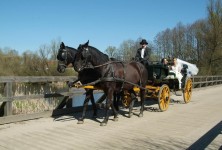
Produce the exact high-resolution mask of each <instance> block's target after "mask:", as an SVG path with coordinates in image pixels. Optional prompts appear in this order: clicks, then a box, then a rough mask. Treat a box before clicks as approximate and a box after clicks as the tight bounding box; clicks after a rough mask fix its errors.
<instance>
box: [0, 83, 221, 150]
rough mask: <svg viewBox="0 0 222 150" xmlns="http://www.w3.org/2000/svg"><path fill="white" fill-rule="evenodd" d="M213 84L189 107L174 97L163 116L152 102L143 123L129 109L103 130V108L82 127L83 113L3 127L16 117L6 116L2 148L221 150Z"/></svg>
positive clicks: (218, 91) (217, 88) (1, 129)
mask: <svg viewBox="0 0 222 150" xmlns="http://www.w3.org/2000/svg"><path fill="white" fill-rule="evenodd" d="M205 81H206V80H205ZM207 81H209V80H207ZM198 82H201V81H198ZM210 83H211V85H213V86H207V87H204V88H195V89H194V91H193V95H192V100H191V102H190V103H188V104H184V102H183V100H182V97H175V96H174V97H172V98H173V99H174V101H172V102H171V103H170V107H169V109H168V110H167V111H165V112H158V109H156V108H157V107H158V106H157V105H156V104H153V105H150V104H149V102H147V103H146V111H145V112H144V117H142V118H138V117H137V116H136V115H134V116H133V117H132V118H127V117H126V115H127V111H128V110H126V109H121V111H120V115H119V121H118V122H113V120H112V117H110V120H109V122H108V125H107V126H105V127H100V126H99V122H100V121H101V120H102V117H103V115H104V114H103V112H104V110H102V109H101V110H100V111H99V117H98V118H97V119H92V118H91V114H92V113H91V112H90V111H89V112H88V114H87V119H86V120H85V123H84V124H83V125H78V124H77V119H78V117H79V116H80V113H78V112H75V113H72V114H69V115H67V114H66V115H61V116H54V117H48V116H50V114H49V112H47V113H45V116H46V117H45V118H40V117H42V116H44V115H43V114H42V116H41V115H33V116H35V117H33V116H32V120H28V121H21V122H14V121H15V120H14V121H13V122H14V123H9V122H8V123H6V122H5V123H4V121H6V120H7V121H8V120H10V119H8V118H10V116H11V115H9V116H3V117H0V121H1V124H2V125H0V149H1V150H4V149H7V150H8V149H16V150H17V149H19V150H20V149H21V150H23V149H37V150H39V149H47V150H50V149H53V150H55V149H65V150H66V149H70V150H71V149H112V150H113V149H222V117H221V114H222V109H221V106H222V99H221V97H222V92H221V91H222V85H221V84H219V85H215V84H214V83H213V81H212V82H208V84H210ZM201 84H202V85H203V84H204V83H203V81H202V83H201ZM205 84H207V83H205ZM198 86H199V85H198ZM10 98H11V99H13V98H12V97H10ZM2 101H3V102H2V103H4V102H6V101H5V99H2ZM7 102H8V101H7ZM4 111H5V110H4ZM137 111H139V110H137V107H135V110H134V112H137ZM50 112H51V111H50ZM40 114H41V113H40ZM46 114H48V115H46ZM12 116H13V117H12V120H13V118H14V117H15V116H17V115H15V116H14V115H12ZM18 116H19V115H18ZM23 116H26V115H23ZM20 117H21V116H20ZM34 118H39V119H34ZM26 119H27V118H26Z"/></svg>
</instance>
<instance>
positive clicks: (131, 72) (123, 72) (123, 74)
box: [74, 41, 148, 126]
mask: <svg viewBox="0 0 222 150" xmlns="http://www.w3.org/2000/svg"><path fill="white" fill-rule="evenodd" d="M88 44H89V41H88V42H86V43H85V44H83V45H79V47H78V52H77V54H76V57H75V62H74V69H75V70H76V71H77V72H81V71H83V70H85V69H89V68H92V69H94V70H96V71H97V72H98V73H99V75H100V77H101V80H100V82H99V83H97V84H96V86H98V87H100V88H101V89H103V91H104V93H105V94H106V95H107V98H106V115H105V118H104V120H103V121H102V122H101V124H100V125H101V126H104V125H106V124H107V122H108V119H109V113H108V111H109V108H110V106H111V108H112V109H113V111H114V120H116V119H117V115H118V114H117V111H116V109H115V107H114V105H113V103H112V100H113V93H115V92H117V93H118V92H120V91H124V90H128V91H129V92H130V93H132V92H133V87H135V85H138V86H139V87H140V98H141V109H140V113H139V116H140V117H141V116H143V110H144V98H145V86H146V82H147V79H148V72H147V69H146V68H145V67H144V65H143V64H141V63H139V62H135V61H132V62H129V63H124V62H120V61H108V62H107V56H106V55H104V54H103V53H102V52H100V51H99V50H98V49H96V48H94V47H92V46H89V45H88ZM130 108H131V109H130V112H129V114H130V115H131V111H132V105H131V106H130Z"/></svg>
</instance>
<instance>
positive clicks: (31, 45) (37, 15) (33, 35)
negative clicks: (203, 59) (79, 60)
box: [0, 0, 209, 54]
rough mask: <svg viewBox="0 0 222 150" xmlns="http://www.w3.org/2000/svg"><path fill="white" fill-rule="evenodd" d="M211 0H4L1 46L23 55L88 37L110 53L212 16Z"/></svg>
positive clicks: (0, 12)
mask: <svg viewBox="0 0 222 150" xmlns="http://www.w3.org/2000/svg"><path fill="white" fill-rule="evenodd" d="M208 3H209V0H1V1H0V8H1V9H0V48H5V47H10V48H12V49H15V50H17V51H18V52H19V53H20V54H21V53H22V52H24V51H26V50H31V51H37V50H38V49H39V47H40V46H41V45H44V44H50V42H51V41H52V40H57V39H60V40H61V41H63V42H64V43H65V45H67V46H71V47H75V48H76V47H78V45H79V44H80V43H84V42H86V41H87V40H89V41H90V45H92V46H94V47H97V48H98V49H100V50H101V51H104V50H105V49H106V48H107V47H108V46H116V47H119V46H120V44H121V43H122V42H123V41H125V40H129V39H132V40H137V39H138V38H139V37H141V38H145V39H147V40H148V41H153V40H154V37H155V36H156V35H157V33H159V32H161V31H163V30H165V29H167V28H173V27H175V26H176V25H177V23H179V22H181V23H183V24H184V25H187V24H192V23H194V22H195V21H197V20H199V19H204V18H206V17H207V11H206V7H207V5H208Z"/></svg>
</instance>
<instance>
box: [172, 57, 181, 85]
mask: <svg viewBox="0 0 222 150" xmlns="http://www.w3.org/2000/svg"><path fill="white" fill-rule="evenodd" d="M181 69H182V67H181V66H180V65H178V63H177V58H173V65H172V66H171V67H170V70H171V71H172V72H174V73H175V75H176V77H177V78H178V81H179V89H181V83H182V81H181V79H182V78H183V76H182V74H181Z"/></svg>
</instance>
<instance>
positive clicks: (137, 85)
mask: <svg viewBox="0 0 222 150" xmlns="http://www.w3.org/2000/svg"><path fill="white" fill-rule="evenodd" d="M57 59H58V60H59V64H58V69H57V70H58V71H59V72H63V71H64V68H65V67H66V66H68V65H69V64H70V63H71V64H73V66H74V70H75V71H77V72H78V73H79V74H78V80H76V81H74V82H77V81H81V82H82V83H83V85H81V86H79V85H78V87H81V88H84V89H85V90H86V98H85V101H84V109H83V114H82V117H81V118H80V119H79V122H80V123H83V120H84V118H85V111H86V106H87V104H88V101H89V100H90V99H91V102H92V105H93V109H94V116H96V114H97V110H96V104H95V101H94V98H93V90H103V92H104V95H105V96H103V99H105V98H106V105H105V108H106V113H105V114H106V116H105V118H104V120H103V121H102V122H101V125H102V126H103V125H106V124H107V122H108V118H109V115H108V111H109V108H110V107H111V108H112V110H113V114H114V120H116V119H117V115H118V113H117V111H116V110H117V109H116V105H114V103H113V98H114V93H116V94H119V95H121V96H120V97H122V99H121V100H122V104H123V105H124V106H125V107H129V117H131V115H132V107H133V104H134V102H135V100H136V96H139V97H140V104H141V109H140V113H139V114H138V116H139V117H141V116H143V110H144V99H146V98H148V99H149V98H152V99H155V100H157V101H158V104H159V108H160V110H161V111H165V110H167V108H168V106H169V102H170V95H171V94H170V93H171V92H177V91H180V90H182V92H183V97H184V101H185V103H188V102H189V101H190V99H191V94H192V80H191V79H190V78H189V77H188V75H187V71H186V70H187V68H186V66H187V65H183V66H184V67H183V78H182V87H181V89H179V80H178V79H177V78H176V77H175V75H174V74H170V72H169V70H168V68H166V67H164V66H163V65H162V64H159V63H152V64H150V65H149V67H148V68H146V67H145V66H144V65H143V64H141V63H139V62H135V61H132V62H129V63H125V62H122V61H117V60H110V59H109V57H108V56H107V55H105V54H103V53H102V52H101V51H99V50H98V49H96V48H94V47H92V46H89V45H88V42H87V43H85V44H83V45H81V44H80V46H79V48H78V50H75V49H73V48H70V47H66V46H65V45H64V44H63V43H62V44H61V45H60V50H59V53H58V55H57ZM101 100H102V99H101ZM97 102H101V101H100V100H99V101H97Z"/></svg>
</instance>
